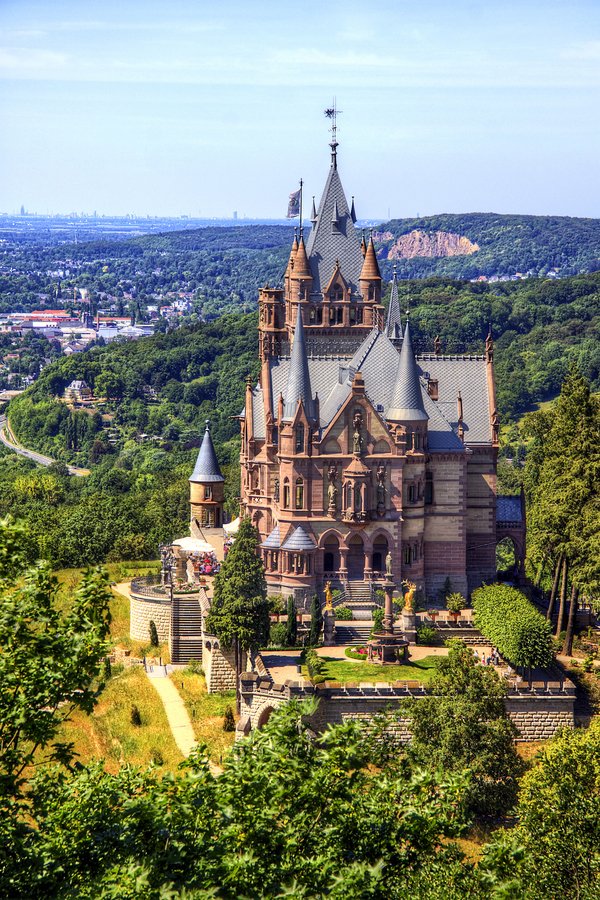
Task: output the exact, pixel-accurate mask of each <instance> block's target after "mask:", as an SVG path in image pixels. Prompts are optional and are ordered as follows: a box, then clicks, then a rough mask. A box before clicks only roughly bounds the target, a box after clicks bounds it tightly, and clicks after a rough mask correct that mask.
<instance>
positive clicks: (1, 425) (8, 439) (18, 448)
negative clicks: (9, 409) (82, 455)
mask: <svg viewBox="0 0 600 900" xmlns="http://www.w3.org/2000/svg"><path fill="white" fill-rule="evenodd" d="M0 441H1V442H2V443H3V444H4V446H5V447H8V449H9V450H12V451H13V452H14V453H18V454H19V456H25V457H26V458H27V459H31V460H33V462H35V463H37V464H38V465H40V466H51V465H52V463H54V462H56V460H54V459H52V457H50V456H44V455H43V454H42V453H37V452H36V451H35V450H28V449H27V447H23V445H22V444H20V443H19V442H18V440H17V439H16V437H15V436H14V434H13V431H12V429H11V427H10V423H9V421H8V419H7V418H6V416H0ZM67 469H68V470H69V475H77V476H79V477H83V476H84V475H89V474H90V472H89V469H80V468H79V467H78V466H67Z"/></svg>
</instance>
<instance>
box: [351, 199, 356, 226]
mask: <svg viewBox="0 0 600 900" xmlns="http://www.w3.org/2000/svg"><path fill="white" fill-rule="evenodd" d="M350 218H351V219H352V221H353V222H354V224H356V210H355V209H354V194H352V207H351V209H350Z"/></svg>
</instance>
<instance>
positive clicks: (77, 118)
mask: <svg viewBox="0 0 600 900" xmlns="http://www.w3.org/2000/svg"><path fill="white" fill-rule="evenodd" d="M333 96H335V97H336V98H337V103H338V107H339V108H340V109H341V110H342V114H341V115H340V117H339V132H338V137H339V141H340V150H339V163H340V171H341V174H342V179H343V181H344V185H345V188H346V191H347V193H348V194H349V195H350V194H355V195H356V203H357V212H358V215H359V216H360V217H361V218H377V217H387V215H388V210H389V213H390V215H391V216H395V217H401V216H413V215H417V214H420V215H428V214H433V213H441V212H470V211H492V210H493V211H496V212H518V213H534V214H559V215H575V216H600V179H599V177H598V174H599V173H598V161H599V159H600V0H565V2H563V0H544V2H537V0H519V2H513V0H507V2H500V0H488V2H483V0H480V2H467V0H454V2H440V0H429V2H427V3H420V2H415V0H410V2H407V0H379V2H378V3H377V4H369V3H367V2H365V0H361V2H360V3H358V2H354V0H343V2H338V0H320V2H314V0H304V2H303V3H293V4H292V3H286V2H284V0H278V2H271V0H245V2H237V0H224V2H221V3H220V4H219V3H215V2H214V0H210V2H209V0H170V2H166V0H120V2H113V0H102V2H97V0H85V2H84V0H53V2H51V3H50V2H47V0H45V2H37V3H36V2H32V0H0V121H2V123H3V125H2V129H1V135H0V211H3V212H13V211H16V210H18V209H19V207H20V206H21V204H24V205H25V206H26V207H27V208H28V209H29V210H32V211H38V212H47V211H51V212H69V211H71V210H75V211H93V210H97V211H98V212H99V213H118V214H122V213H126V212H132V213H138V214H143V215H146V214H151V215H153V214H156V215H180V214H187V215H194V216H196V215H202V216H230V215H231V214H232V211H233V210H234V209H235V210H237V211H238V213H239V215H240V216H243V215H248V216H265V217H266V216H273V217H277V216H281V215H283V214H284V213H285V208H286V200H287V195H288V194H289V192H290V191H291V190H293V189H294V188H295V186H296V184H297V181H298V179H299V178H300V177H302V178H303V179H304V181H305V185H306V194H305V196H308V197H309V198H310V195H311V194H313V193H314V194H317V196H318V195H319V193H320V191H321V189H322V187H323V183H324V180H325V177H326V173H327V167H328V162H329V150H328V146H327V145H328V141H329V134H328V131H327V124H328V123H327V121H326V120H325V117H324V116H323V110H324V108H325V107H326V106H328V105H330V103H331V99H332V97H333Z"/></svg>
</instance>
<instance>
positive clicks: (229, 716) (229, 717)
mask: <svg viewBox="0 0 600 900" xmlns="http://www.w3.org/2000/svg"><path fill="white" fill-rule="evenodd" d="M223 731H235V719H234V718H233V709H232V708H231V706H226V707H225V715H224V716H223Z"/></svg>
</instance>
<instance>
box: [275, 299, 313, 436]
mask: <svg viewBox="0 0 600 900" xmlns="http://www.w3.org/2000/svg"><path fill="white" fill-rule="evenodd" d="M284 400H285V403H284V409H283V419H284V420H288V421H291V420H292V419H293V418H294V416H295V415H296V411H297V409H298V402H299V401H302V404H303V406H304V411H305V413H306V416H307V418H308V419H309V421H315V419H316V410H315V402H314V399H313V395H312V390H311V386H310V374H309V371H308V358H307V356H306V344H305V340H304V324H303V321H302V307H301V306H299V307H298V309H297V316H296V329H295V331H294V343H293V345H292V355H291V358H290V369H289V374H288V382H287V388H286V391H285V397H284Z"/></svg>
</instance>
